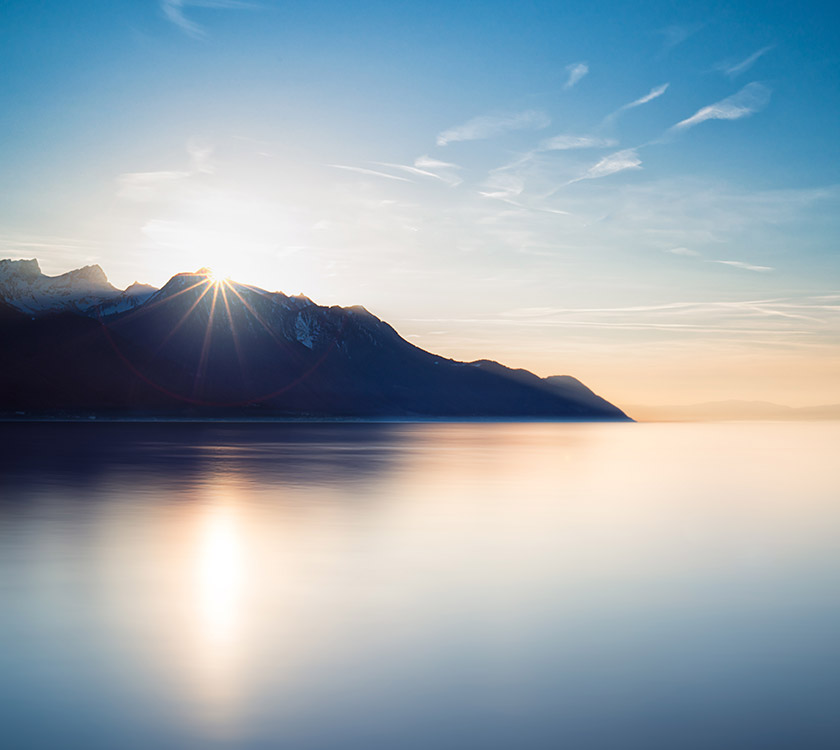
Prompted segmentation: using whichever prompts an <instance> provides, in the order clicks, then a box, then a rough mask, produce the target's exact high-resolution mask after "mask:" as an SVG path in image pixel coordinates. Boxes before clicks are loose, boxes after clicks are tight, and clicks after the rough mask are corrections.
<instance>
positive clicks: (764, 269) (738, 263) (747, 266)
mask: <svg viewBox="0 0 840 750" xmlns="http://www.w3.org/2000/svg"><path fill="white" fill-rule="evenodd" d="M709 263H721V264H723V265H724V266H732V267H734V268H743V269H744V270H745V271H757V272H759V273H766V272H767V271H775V270H776V269H775V268H772V267H771V266H754V265H753V264H752V263H744V262H743V261H740V260H710V261H709Z"/></svg>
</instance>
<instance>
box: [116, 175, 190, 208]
mask: <svg viewBox="0 0 840 750" xmlns="http://www.w3.org/2000/svg"><path fill="white" fill-rule="evenodd" d="M190 174H191V173H190V172H175V171H170V172H127V173H125V174H121V175H120V176H119V177H118V178H117V183H118V188H117V195H118V196H119V197H120V198H126V199H128V200H133V201H149V200H155V199H156V198H158V197H159V195H160V190H161V187H164V186H166V185H171V184H172V183H174V182H176V181H178V180H183V179H185V178H187V177H189V176H190Z"/></svg>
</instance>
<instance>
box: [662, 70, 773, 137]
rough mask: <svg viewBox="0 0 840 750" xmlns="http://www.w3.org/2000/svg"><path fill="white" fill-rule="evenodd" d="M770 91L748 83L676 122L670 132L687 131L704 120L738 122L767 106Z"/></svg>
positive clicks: (764, 87) (759, 85) (758, 84)
mask: <svg viewBox="0 0 840 750" xmlns="http://www.w3.org/2000/svg"><path fill="white" fill-rule="evenodd" d="M769 101H770V89H769V88H767V87H766V86H764V85H763V84H761V83H756V82H753V83H748V84H747V85H746V86H744V88H742V89H741V90H740V91H739V92H737V93H736V94H733V95H732V96H728V97H726V99H721V100H720V101H719V102H715V103H714V104H710V105H709V106H708V107H703V108H702V109H699V110H697V112H695V113H694V114H693V115H692V116H691V117H689V118H687V119H685V120H682V121H681V122H678V123H677V124H676V125H674V126H673V127H672V128H671V130H672V131H673V130H688V128H693V127H694V126H695V125H699V124H700V123H701V122H705V121H706V120H739V119H740V118H742V117H747V116H748V115H751V114H753V113H755V112H758V111H759V110H761V109H763V108H764V107H765V106H767V102H769Z"/></svg>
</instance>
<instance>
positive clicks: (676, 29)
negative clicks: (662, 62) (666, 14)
mask: <svg viewBox="0 0 840 750" xmlns="http://www.w3.org/2000/svg"><path fill="white" fill-rule="evenodd" d="M703 26H704V24H702V23H695V24H692V25H689V26H684V25H680V24H674V25H672V26H666V27H665V28H664V29H659V31H658V33H659V34H661V35H662V36H663V37H664V42H663V50H662V51H663V52H669V51H670V50H672V49H673V48H674V47H677V46H679V45H680V44H682V43H683V42H684V41H685V40H686V39H688V38H689V37H690V36H692V35H693V34H696V33H697V32H698V31H700V29H702V28H703Z"/></svg>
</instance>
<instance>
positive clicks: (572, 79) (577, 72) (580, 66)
mask: <svg viewBox="0 0 840 750" xmlns="http://www.w3.org/2000/svg"><path fill="white" fill-rule="evenodd" d="M566 72H567V73H568V74H569V77H568V78H567V79H566V83H564V84H563V88H564V89H570V88H572V86H574V85H575V84H576V83H577V82H578V81H579V80H580V79H581V78H583V77H584V76H585V75H586V74H587V73H588V72H589V66H588V65H587V64H586V63H585V62H577V63H572V64H571V65H567V66H566Z"/></svg>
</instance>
